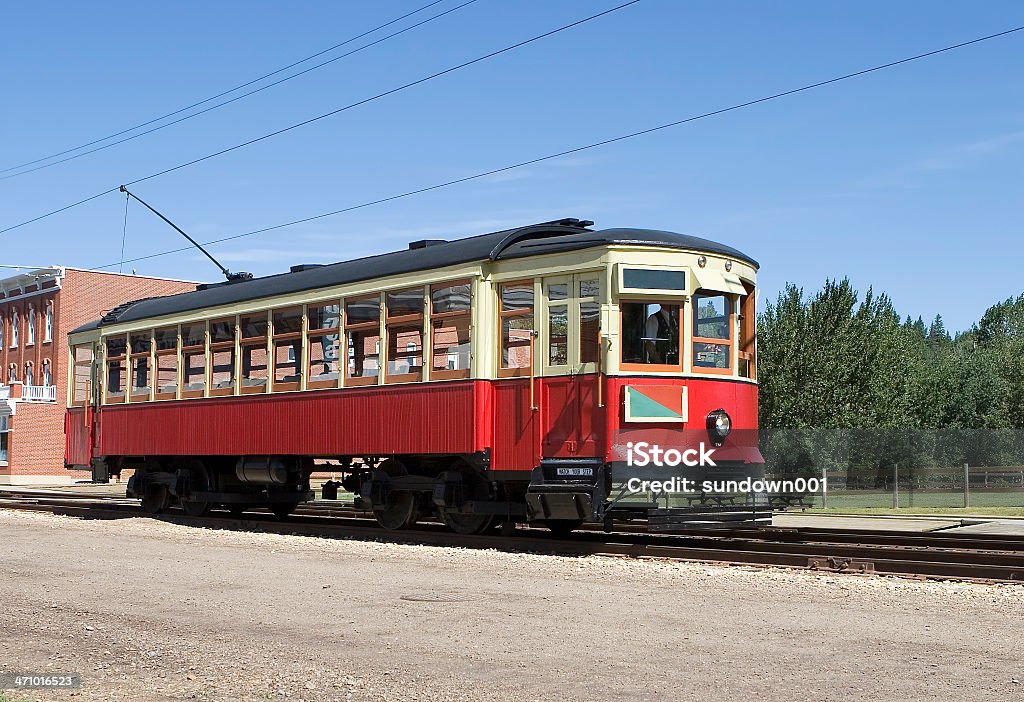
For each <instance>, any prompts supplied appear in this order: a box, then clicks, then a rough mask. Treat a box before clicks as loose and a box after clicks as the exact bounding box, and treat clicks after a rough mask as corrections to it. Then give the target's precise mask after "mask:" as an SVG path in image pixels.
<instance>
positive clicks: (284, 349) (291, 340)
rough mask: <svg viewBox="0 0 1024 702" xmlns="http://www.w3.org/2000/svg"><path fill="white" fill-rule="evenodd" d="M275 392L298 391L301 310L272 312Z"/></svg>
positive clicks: (298, 308)
mask: <svg viewBox="0 0 1024 702" xmlns="http://www.w3.org/2000/svg"><path fill="white" fill-rule="evenodd" d="M273 348H274V355H273V358H274V387H273V389H274V390H275V391H281V392H285V391H288V390H298V389H299V387H300V384H299V383H300V380H301V375H302V371H301V365H302V308H301V307H293V308H291V309H287V310H274V346H273Z"/></svg>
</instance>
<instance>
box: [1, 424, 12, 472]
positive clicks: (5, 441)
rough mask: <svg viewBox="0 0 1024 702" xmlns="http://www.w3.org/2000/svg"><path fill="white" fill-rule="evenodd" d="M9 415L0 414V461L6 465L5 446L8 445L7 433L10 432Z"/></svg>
mask: <svg viewBox="0 0 1024 702" xmlns="http://www.w3.org/2000/svg"><path fill="white" fill-rule="evenodd" d="M10 427H11V417H10V415H7V414H5V415H3V416H0V463H2V464H3V465H7V447H8V446H9V441H10V439H9V435H10V432H11V429H10Z"/></svg>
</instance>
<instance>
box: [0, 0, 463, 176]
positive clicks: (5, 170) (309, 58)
mask: <svg viewBox="0 0 1024 702" xmlns="http://www.w3.org/2000/svg"><path fill="white" fill-rule="evenodd" d="M442 2H444V0H433V2H430V3H427V4H426V5H424V6H423V7H420V8H418V9H416V10H413V11H412V12H407V13H406V14H404V15H402V16H401V17H396V18H395V19H393V20H390V21H389V22H385V23H384V24H381V25H378V26H376V27H374V28H373V29H369V30H367V31H365V32H363V33H362V34H357V35H356V36H354V37H352V38H350V39H346V40H345V41H343V42H341V43H340V44H335V45H334V46H330V47H328V48H326V49H324V50H323V51H318V52H317V53H315V54H312V55H310V56H307V57H306V58H304V59H299V60H298V61H295V62H293V63H290V64H288V65H287V66H283V67H281V68H278V69H277V70H276V71H271V72H270V73H267V74H265V75H262V76H260V77H259V78H253V79H252V80H250V81H248V82H246V83H242V84H241V85H236V86H235V87H233V88H230V89H228V90H225V91H223V92H220V93H217V94H216V95H211V96H210V97H208V98H205V99H203V100H200V101H198V102H194V103H192V104H191V105H186V106H185V107H182V108H179V109H177V110H174V111H173V112H168V113H167V114H165V115H161V116H159V117H154V118H153V119H151V120H148V121H146V122H142V123H141V124H136V125H135V126H134V127H128V128H127V129H122V130H121V131H119V132H115V133H113V134H108V135H107V136H105V137H101V138H99V139H94V140H93V141H90V142H86V143H85V144H79V145H78V146H74V147H72V148H70V149H65V150H64V151H58V152H57V153H53V154H50V155H49V156H43V157H41V158H37V159H35V160H33V161H26V162H25V163H20V164H18V165H17V166H9V167H7V168H3V169H0V173H8V172H10V171H16V170H18V169H19V168H24V167H25V166H33V165H35V164H37V163H40V162H42V161H48V160H49V159H51V158H57V157H58V156H63V155H64V154H69V153H71V152H73V151H78V150H79V149H85V148H88V147H90V146H93V145H94V144H99V143H101V142H104V141H107V140H108V139H114V138H116V137H119V136H121V135H122V134H127V133H129V132H133V131H135V130H136V129H142V128H143V127H148V126H149V125H151V124H154V123H156V122H160V121H161V120H165V119H167V118H168V117H173V116H174V115H177V114H181V113H182V112H187V111H188V110H191V109H193V108H196V107H199V106H200V105H205V104H206V103H208V102H212V101H214V100H217V99H218V98H222V97H224V96H225V95H230V94H231V93H233V92H235V91H238V90H242V89H243V88H248V87H249V86H250V85H253V84H255V83H259V82H260V81H262V80H266V79H267V78H272V77H273V76H276V75H277V74H279V73H283V72H284V71H287V70H289V69H291V68H295V67H296V66H299V65H301V64H303V63H306V62H307V61H312V60H313V59H315V58H317V57H319V56H323V55H324V54H326V53H329V52H331V51H334V50H335V49H340V48H341V47H343V46H345V45H347V44H351V43H352V42H354V41H358V40H359V39H362V38H363V37H365V36H368V35H370V34H373V33H374V32H377V31H380V30H381V29H384V28H386V27H390V26H391V25H393V24H395V23H396V22H401V21H402V20H404V19H406V18H407V17H412V16H413V15H416V14H419V13H420V12H423V11H424V10H427V9H429V8H431V7H433V6H434V5H438V4H440V3H442ZM26 172H27V171H26Z"/></svg>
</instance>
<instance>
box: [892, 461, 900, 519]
mask: <svg viewBox="0 0 1024 702" xmlns="http://www.w3.org/2000/svg"><path fill="white" fill-rule="evenodd" d="M892 508H893V509H899V508H900V464H899V463H893V464H892Z"/></svg>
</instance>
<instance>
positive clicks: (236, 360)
mask: <svg viewBox="0 0 1024 702" xmlns="http://www.w3.org/2000/svg"><path fill="white" fill-rule="evenodd" d="M229 320H230V322H231V328H232V330H233V333H232V337H231V339H230V340H227V339H225V340H224V341H214V340H213V326H214V325H215V324H222V323H225V322H228V321H229ZM240 334H241V332H240V330H239V320H238V315H237V314H236V315H232V316H230V317H216V318H214V319H208V320H206V387H205V388H204V395H203V396H204V397H226V396H228V395H235V394H238V385H239V382H240V378H241V367H242V366H241V363H242V361H241V355H242V354H241V349H240V347H239V335H240ZM256 338H258V337H256ZM224 351H230V352H231V378H230V384H228V385H223V386H221V387H214V385H213V374H214V363H213V358H214V354H216V353H219V352H224Z"/></svg>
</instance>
